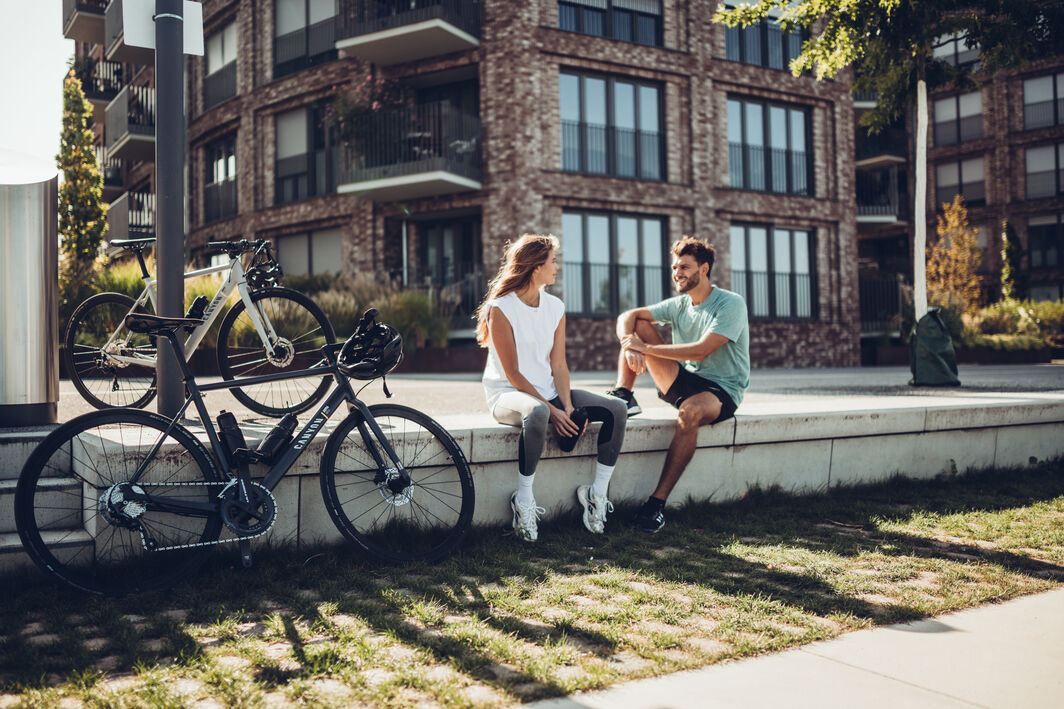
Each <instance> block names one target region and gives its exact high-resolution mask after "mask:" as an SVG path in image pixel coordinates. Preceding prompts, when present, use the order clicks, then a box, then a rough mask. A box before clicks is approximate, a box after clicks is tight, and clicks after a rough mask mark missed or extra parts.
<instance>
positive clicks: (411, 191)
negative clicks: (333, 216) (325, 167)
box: [337, 101, 483, 202]
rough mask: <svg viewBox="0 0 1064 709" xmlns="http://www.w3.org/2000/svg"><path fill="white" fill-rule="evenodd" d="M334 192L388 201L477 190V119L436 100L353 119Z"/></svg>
mask: <svg viewBox="0 0 1064 709" xmlns="http://www.w3.org/2000/svg"><path fill="white" fill-rule="evenodd" d="M352 123H353V125H352V127H351V135H352V136H354V137H353V138H352V139H351V140H350V143H349V147H348V149H347V151H346V155H345V158H344V160H343V161H342V165H340V166H339V177H338V179H337V182H338V186H337V192H341V193H354V194H358V195H360V196H363V197H368V198H371V199H374V200H377V201H382V202H390V201H396V200H403V199H416V198H419V197H432V196H436V195H443V194H451V193H454V192H469V191H472V190H479V189H480V188H481V183H480V181H481V179H482V174H483V173H482V169H481V152H480V142H481V141H480V120H479V119H477V118H476V117H475V116H470V115H468V114H464V113H461V112H460V111H458V110H457V109H455V108H453V107H452V106H451V104H450V103H448V102H446V101H440V102H436V103H426V104H423V105H420V106H417V107H416V108H414V109H413V110H412V111H381V112H378V113H368V114H365V115H362V116H358V117H355V118H354V119H353V121H352Z"/></svg>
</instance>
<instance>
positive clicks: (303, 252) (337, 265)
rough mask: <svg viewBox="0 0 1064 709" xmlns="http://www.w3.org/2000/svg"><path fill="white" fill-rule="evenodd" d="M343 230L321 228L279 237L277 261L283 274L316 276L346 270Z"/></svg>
mask: <svg viewBox="0 0 1064 709" xmlns="http://www.w3.org/2000/svg"><path fill="white" fill-rule="evenodd" d="M343 241H344V236H343V232H342V231H341V230H340V229H319V230H318V231H311V232H306V233H302V234H289V235H287V236H280V237H278V238H277V241H276V244H277V261H278V263H280V264H281V270H282V271H283V272H284V273H291V274H293V275H304V274H310V275H317V274H321V273H340V271H342V270H343V262H344V258H343Z"/></svg>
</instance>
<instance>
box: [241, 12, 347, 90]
mask: <svg viewBox="0 0 1064 709" xmlns="http://www.w3.org/2000/svg"><path fill="white" fill-rule="evenodd" d="M335 59H336V18H335V17H330V18H329V19H327V20H322V21H321V22H315V23H314V24H313V25H310V26H308V27H303V28H300V29H298V30H296V31H294V32H289V33H288V34H284V35H281V36H280V37H275V38H274V40H273V78H275V79H280V78H281V77H282V76H288V75H289V74H295V73H296V72H298V71H303V70H304V69H309V68H310V67H312V66H317V65H319V64H324V63H326V62H331V61H333V60H335ZM234 82H235V77H234Z"/></svg>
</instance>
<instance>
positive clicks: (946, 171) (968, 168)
mask: <svg viewBox="0 0 1064 709" xmlns="http://www.w3.org/2000/svg"><path fill="white" fill-rule="evenodd" d="M935 191H936V193H937V194H936V199H937V200H938V201H939V202H949V201H951V200H952V199H953V196H954V195H958V194H959V195H960V196H961V197H964V201H965V202H967V203H968V206H970V207H971V206H979V205H983V204H986V183H984V182H983V158H971V159H969V160H959V161H957V162H948V163H942V164H939V165H937V166H936V167H935Z"/></svg>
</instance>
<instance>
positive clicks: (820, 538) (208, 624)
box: [0, 460, 1064, 697]
mask: <svg viewBox="0 0 1064 709" xmlns="http://www.w3.org/2000/svg"><path fill="white" fill-rule="evenodd" d="M1062 495H1064V461H1059V460H1058V461H1055V462H1053V463H1051V464H1045V465H1042V466H1040V467H1038V468H1035V469H1029V470H1020V471H995V472H993V473H985V474H974V475H970V476H964V477H960V478H956V479H943V480H933V481H924V482H918V481H907V480H901V479H899V480H895V481H892V482H890V483H887V484H880V485H875V486H869V487H863V488H847V489H837V490H832V491H829V492H828V493H827V494H824V495H821V496H816V497H792V496H788V495H784V494H780V493H776V492H756V491H755V492H753V493H751V494H749V495H748V496H747V497H746V498H745V499H743V500H740V501H737V502H734V503H728V504H718V505H711V504H705V503H699V504H694V503H692V504H687V505H683V506H682V507H680V508H679V509H676V510H672V509H670V510H669V512H668V525H667V526H666V528H665V529H664V530H663V531H662V532H661V533H659V534H657V535H654V536H647V535H645V534H643V533H641V532H639V531H637V530H634V529H632V528H631V527H629V526H628V525H627V519H628V518H629V516H630V515H631V510H626V509H619V510H618V511H617V512H616V513H615V514H614V515H613V517H612V518H611V520H610V524H609V528H610V529H609V534H608V535H606V536H604V537H602V536H594V535H591V534H588V533H586V532H585V531H584V530H583V528H582V526H581V525H580V522H579V520H578V519H577V517H576V515H575V514H569V515H565V516H563V517H561V518H558V519H554V520H548V521H546V522H545V523H544V524H543V526H542V528H541V531H542V534H541V537H540V542H539V543H537V544H536V545H525V544H522V543H520V542H518V541H517V540H516V539H515V538H513V537H512V536H510V535H507V534H504V533H501V532H500V530H499V529H497V528H495V529H475V530H473V531H472V532H471V533H470V535H469V538H468V540H467V542H466V543H465V544H464V545H463V547H462V548H461V549H460V550H459V551H458V552H457V553H456V554H455V555H453V556H452V557H451V558H449V559H447V560H445V561H443V562H441V563H439V564H436V565H414V566H407V567H388V566H380V565H376V564H372V563H368V562H367V561H366V560H365V559H364V558H363V557H360V556H358V555H357V554H356V553H355V552H354V551H353V550H351V549H349V548H346V547H330V548H325V549H320V548H319V549H305V550H300V549H292V548H284V549H273V550H263V549H262V547H261V545H260V547H259V548H258V549H257V550H256V565H255V567H254V568H252V569H250V570H244V569H241V568H239V558H238V554H237V551H236V549H235V548H234V549H232V550H228V551H227V552H225V553H216V554H214V555H213V556H212V557H211V558H210V560H209V562H208V564H207V565H206V567H205V568H204V570H203V572H202V574H201V575H199V576H197V577H196V578H194V579H190V580H189V581H188V582H187V583H185V584H184V585H182V586H180V587H178V588H175V589H173V590H172V591H169V592H160V593H154V594H147V595H144V596H139V597H133V598H121V599H100V598H93V597H86V596H84V595H82V594H79V593H76V592H73V591H68V590H66V589H65V588H63V587H59V586H58V585H56V584H55V583H53V582H51V581H50V580H47V579H42V578H40V574H36V573H32V574H25V575H20V576H19V577H18V578H13V577H8V578H4V579H2V580H0V593H2V594H3V597H4V598H5V599H6V602H5V605H4V606H3V608H0V628H3V629H4V630H3V631H0V686H4V687H6V688H9V689H10V688H16V689H17V688H19V687H35V686H48V685H51V684H56V683H62V682H66V681H69V680H73V679H76V678H77V677H78V676H79V675H81V674H85V673H93V672H119V673H121V672H134V671H136V669H137V668H138V667H141V666H149V667H150V666H152V665H155V664H157V663H169V664H171V665H177V666H179V667H180V666H188V667H192V666H195V665H197V664H198V663H201V662H202V661H203V659H204V654H205V653H204V650H203V648H204V646H205V645H206V644H210V643H217V642H225V641H227V640H231V639H239V638H240V637H241V635H240V633H241V632H242V631H240V630H234V629H233V627H230V626H232V625H234V624H233V623H232V622H230V621H232V620H234V619H236V620H238V621H239V622H240V623H249V624H256V623H258V624H261V623H263V622H264V621H266V620H267V619H268V618H269V617H270V616H271V615H279V616H280V617H281V620H282V623H283V626H284V635H285V636H286V638H287V640H288V642H289V643H290V644H291V648H292V649H291V657H292V659H294V660H295V661H296V662H297V663H298V669H291V668H281V667H280V666H279V665H278V666H274V665H268V664H267V665H263V666H261V667H259V668H258V671H257V678H258V679H260V680H261V681H263V682H264V683H265V684H267V685H273V686H275V685H278V684H283V683H285V682H288V681H290V680H292V679H294V678H296V677H309V676H314V675H315V674H317V673H328V672H330V671H335V670H337V668H340V669H357V667H358V665H357V663H355V662H353V659H352V658H351V657H347V656H345V655H344V654H343V653H342V652H340V651H339V650H338V649H337V648H335V647H322V648H319V647H312V646H310V645H308V644H307V642H306V639H305V638H304V637H302V636H301V634H300V631H299V629H298V627H297V621H298V620H300V619H302V621H304V622H305V623H308V624H311V625H313V624H315V623H318V622H328V615H329V613H328V612H325V611H323V610H322V608H323V604H329V605H331V606H332V607H333V608H335V609H336V610H335V611H332V612H340V613H347V614H352V615H356V616H357V617H358V618H359V619H360V621H361V622H362V623H364V624H365V626H366V627H367V629H368V631H369V632H370V633H372V634H374V635H375V636H378V637H380V638H382V639H383V642H399V643H402V644H403V645H405V646H407V647H409V648H412V649H415V650H418V651H420V652H422V653H423V655H424V656H425V657H428V658H431V660H432V661H433V662H436V663H440V664H447V665H450V666H451V667H453V668H454V669H456V670H458V671H460V672H463V673H466V674H468V675H470V676H472V677H474V678H476V679H477V680H479V681H482V682H485V683H488V684H491V685H494V686H496V687H500V688H506V689H513V688H514V687H518V686H519V685H523V684H527V685H535V686H537V687H538V689H537V691H536V695H535V696H538V697H543V696H551V695H557V694H561V693H563V692H564V691H565V690H564V689H563V688H562V687H561V686H560V685H559V684H556V683H553V682H551V681H550V680H544V679H543V677H542V676H539V677H537V676H533V673H532V672H526V671H522V670H521V669H520V668H516V669H515V665H516V663H514V662H509V661H508V660H507V658H503V659H502V662H504V663H505V664H506V670H505V671H504V672H500V670H499V667H500V657H499V652H500V651H499V648H498V646H497V645H495V644H493V640H492V637H491V635H493V634H494V635H496V636H504V637H507V638H515V639H517V640H518V641H521V642H523V643H526V644H532V645H536V646H539V647H540V648H546V647H550V646H552V645H557V644H560V643H566V642H571V643H575V644H576V645H577V646H578V647H579V648H580V649H581V650H583V651H589V652H592V653H594V654H595V655H597V656H598V657H600V658H606V657H610V656H611V655H613V653H615V652H616V651H617V650H618V649H619V647H618V646H619V643H618V640H617V639H616V638H615V637H611V636H608V635H606V634H603V633H598V632H596V631H594V630H592V629H590V628H588V627H586V626H585V625H582V624H574V623H573V622H572V621H571V620H569V619H567V618H561V619H558V620H555V621H551V622H543V621H541V620H538V619H531V618H526V617H521V615H520V614H519V613H516V612H514V611H513V610H512V609H507V608H501V607H498V606H497V604H495V603H494V602H493V600H492V597H491V594H490V593H488V594H486V593H485V589H487V588H506V589H511V590H513V591H514V593H515V594H516V596H517V597H519V598H525V597H531V596H532V594H533V593H535V591H536V590H537V589H539V588H541V587H543V586H545V585H547V584H549V583H550V582H551V580H552V579H555V578H557V577H559V576H561V577H564V576H565V575H567V574H570V575H572V576H574V577H581V575H586V574H594V573H598V572H599V571H603V570H608V569H621V570H625V571H630V572H633V573H635V574H638V575H641V576H644V577H652V578H654V579H660V580H662V581H665V582H669V583H677V584H693V585H696V586H698V587H701V588H705V589H707V590H712V591H713V592H715V593H718V594H721V595H723V596H725V597H728V598H729V599H732V600H737V599H740V600H741V599H744V598H759V599H770V600H771V601H773V602H775V603H778V604H782V605H783V606H784V607H786V608H791V609H795V610H798V611H801V612H802V613H806V614H812V615H815V616H820V617H832V616H848V617H851V616H852V617H853V618H856V619H861V620H866V621H868V622H870V623H872V624H884V623H893V622H898V621H909V620H917V619H921V618H925V617H927V615H928V614H927V613H926V612H924V611H921V610H920V609H918V608H916V607H913V606H910V605H906V604H904V603H899V602H894V603H888V604H883V603H876V602H871V601H869V600H866V599H864V598H860V597H858V596H857V595H850V594H847V593H845V592H840V591H838V590H837V587H836V586H833V585H832V584H831V583H830V582H829V581H828V580H825V578H824V577H823V576H822V575H820V574H817V573H813V572H806V573H803V572H796V571H793V570H787V569H781V568H773V567H772V566H771V565H768V564H766V563H762V562H758V561H751V560H749V559H746V558H742V557H741V556H738V555H737V554H735V553H732V552H731V551H729V548H731V547H733V545H736V544H739V545H745V546H747V547H751V548H755V549H756V548H758V547H775V546H779V547H785V548H793V549H799V550H805V551H807V552H811V553H815V554H830V555H833V556H834V557H840V558H843V559H848V560H851V561H852V560H855V559H856V558H857V557H860V556H861V555H864V554H870V553H876V554H882V555H886V556H888V557H915V558H924V559H927V558H931V559H942V560H944V561H949V562H954V563H956V562H963V563H985V564H991V565H995V566H998V567H1001V568H1002V569H1005V570H1007V571H1009V572H1012V573H1016V574H1022V575H1025V576H1029V577H1031V578H1037V579H1042V580H1051V581H1064V566H1062V565H1059V564H1055V563H1051V562H1048V561H1044V560H1039V559H1034V558H1031V557H1028V556H1025V555H1024V554H1020V553H1014V552H1010V551H1005V550H1002V549H995V548H983V547H981V546H979V545H978V544H975V543H964V542H957V541H940V540H936V539H932V538H929V537H925V536H921V535H919V534H910V533H900V532H893V531H884V530H883V529H882V522H883V521H884V520H891V519H899V520H905V519H909V518H913V517H915V516H919V515H949V514H954V513H983V512H999V511H1002V510H1008V509H1011V508H1016V507H1023V506H1027V505H1031V504H1034V503H1037V502H1043V501H1048V500H1053V499H1056V498H1059V497H1060V496H1062ZM1052 544H1053V543H1052V542H1051V543H1050V546H1052ZM1057 553H1058V555H1059V550H1058V551H1057ZM565 600H566V599H562V601H561V602H562V604H563V605H564V603H565ZM427 606H431V609H430V610H431V612H429V611H423V608H424V607H427ZM570 607H572V606H570ZM419 608H421V609H422V610H419ZM419 613H422V614H424V613H428V614H429V615H430V616H432V617H434V618H436V619H437V620H435V621H434V620H432V618H430V619H429V620H428V621H423V620H419V619H418V618H419ZM448 617H450V621H448V623H449V624H450V625H451V626H454V625H456V624H459V623H461V622H462V621H463V620H469V621H471V625H475V624H477V623H482V624H483V625H484V626H486V627H487V628H488V629H489V633H487V634H486V635H485V636H484V637H481V636H478V635H477V634H476V633H475V632H473V631H470V632H469V633H467V634H465V635H461V634H459V635H458V636H457V637H452V636H449V635H447V634H444V633H443V632H441V631H440V628H441V627H442V626H443V625H444V624H445V622H444V620H446V619H447V618H448ZM440 619H444V620H440ZM227 622H229V625H226V623H227ZM190 625H196V626H199V627H200V628H207V630H206V631H195V632H193V631H192V630H191V629H190ZM478 627H479V626H478ZM204 633H206V635H208V636H210V637H209V638H205V636H204ZM367 652H368V651H367Z"/></svg>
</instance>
